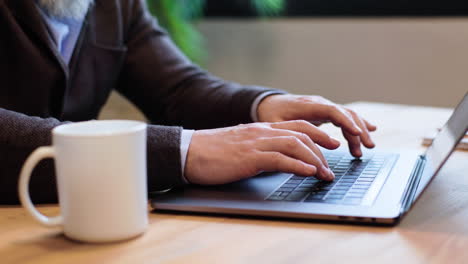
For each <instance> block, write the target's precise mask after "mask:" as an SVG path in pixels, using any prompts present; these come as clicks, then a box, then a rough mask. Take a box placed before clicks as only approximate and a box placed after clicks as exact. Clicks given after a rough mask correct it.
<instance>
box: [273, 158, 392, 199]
mask: <svg viewBox="0 0 468 264" xmlns="http://www.w3.org/2000/svg"><path fill="white" fill-rule="evenodd" d="M326 158H327V161H328V165H329V166H330V169H331V170H332V171H333V172H334V173H335V180H334V181H332V182H326V181H321V180H317V179H316V178H315V177H302V176H297V175H293V176H291V177H290V178H289V179H288V180H287V181H286V182H285V183H283V184H282V185H281V186H280V187H279V188H277V189H276V190H275V191H274V192H273V193H272V194H271V195H270V196H268V197H267V200H270V201H290V202H314V203H334V204H348V205H359V204H361V202H362V200H363V198H364V196H365V195H366V193H367V191H368V190H369V188H370V187H371V185H372V183H373V181H374V179H375V178H376V177H377V175H378V173H379V171H380V169H381V168H382V166H383V165H384V163H385V157H384V156H374V157H366V158H363V159H356V158H353V157H351V156H349V155H347V154H344V153H343V154H335V153H327V154H326Z"/></svg>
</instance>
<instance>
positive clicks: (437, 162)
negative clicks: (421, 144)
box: [416, 93, 468, 195]
mask: <svg viewBox="0 0 468 264" xmlns="http://www.w3.org/2000/svg"><path fill="white" fill-rule="evenodd" d="M467 130H468V93H466V94H465V97H464V98H463V100H462V101H461V103H460V104H459V105H458V106H457V107H456V108H455V110H454V112H453V114H452V116H451V117H450V119H449V120H448V121H447V123H446V124H445V125H444V127H443V128H442V129H441V130H440V132H439V133H438V134H437V136H436V137H435V138H434V141H433V142H432V145H431V146H430V147H429V148H428V149H427V151H426V154H425V157H426V162H427V163H426V166H425V169H424V173H423V176H422V178H421V181H420V183H419V186H418V191H417V192H416V195H419V193H420V192H421V191H422V190H423V189H424V188H425V187H426V185H427V184H428V183H429V181H430V180H431V178H432V177H433V176H435V175H436V174H437V173H438V172H439V170H440V169H441V168H442V166H443V165H444V163H445V162H446V161H447V159H448V157H449V156H450V154H451V153H452V151H453V150H454V149H455V147H456V145H457V144H458V142H459V141H460V140H461V139H462V138H463V137H464V136H465V133H466V131H467Z"/></svg>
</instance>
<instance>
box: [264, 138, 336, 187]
mask: <svg viewBox="0 0 468 264" xmlns="http://www.w3.org/2000/svg"><path fill="white" fill-rule="evenodd" d="M256 148H257V149H258V150H261V151H265V152H278V153H281V154H283V155H286V156H288V157H290V158H294V159H296V160H300V161H302V162H305V163H307V164H310V165H313V166H314V167H315V168H316V169H317V171H316V173H317V178H320V179H325V180H332V179H333V178H334V175H333V173H332V172H331V171H330V169H328V168H327V167H326V166H325V165H324V164H323V162H322V160H321V159H320V158H319V157H318V156H317V155H316V154H315V153H314V152H313V151H312V150H310V148H309V147H308V146H306V145H305V144H304V143H303V142H302V141H301V140H299V139H298V138H296V137H294V136H282V137H269V138H260V139H258V140H257V141H256Z"/></svg>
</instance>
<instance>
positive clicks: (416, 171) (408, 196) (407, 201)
mask: <svg viewBox="0 0 468 264" xmlns="http://www.w3.org/2000/svg"><path fill="white" fill-rule="evenodd" d="M425 163H426V157H425V156H423V155H421V156H419V158H418V159H417V161H416V165H415V166H414V168H413V171H412V172H411V176H410V179H409V181H408V183H407V184H406V188H405V191H404V194H403V197H402V199H401V202H400V204H401V210H400V215H403V214H404V213H406V212H408V210H409V209H410V208H411V205H413V202H414V199H415V195H416V191H417V190H418V186H419V182H420V181H421V177H422V172H423V169H424V164H425Z"/></svg>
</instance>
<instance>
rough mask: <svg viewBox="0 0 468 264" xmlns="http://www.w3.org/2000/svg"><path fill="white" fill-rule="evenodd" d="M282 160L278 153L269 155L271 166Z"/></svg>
mask: <svg viewBox="0 0 468 264" xmlns="http://www.w3.org/2000/svg"><path fill="white" fill-rule="evenodd" d="M282 160H283V156H282V155H281V154H280V153H279V152H275V153H272V154H271V162H272V163H273V164H279V163H280V162H281V161H282Z"/></svg>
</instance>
